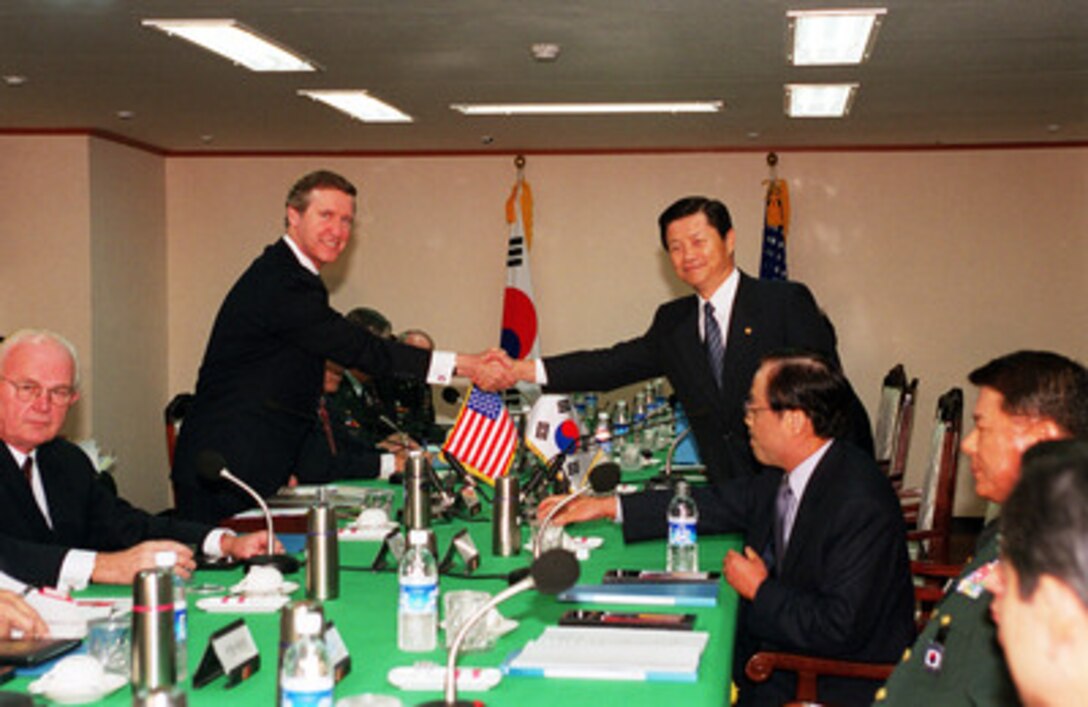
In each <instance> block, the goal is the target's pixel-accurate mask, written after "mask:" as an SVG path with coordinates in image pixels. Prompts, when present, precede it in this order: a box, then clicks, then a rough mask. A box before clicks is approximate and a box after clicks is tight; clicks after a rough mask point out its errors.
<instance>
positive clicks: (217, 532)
mask: <svg viewBox="0 0 1088 707" xmlns="http://www.w3.org/2000/svg"><path fill="white" fill-rule="evenodd" d="M228 534H229V535H234V534H235V533H234V531H233V530H230V529H228V528H213V529H212V530H210V531H209V532H208V534H207V535H205V536H204V542H202V543H201V544H200V549H201V550H202V551H203V552H204V554H205V555H207V556H208V557H223V536H224V535H228Z"/></svg>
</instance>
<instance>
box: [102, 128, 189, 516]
mask: <svg viewBox="0 0 1088 707" xmlns="http://www.w3.org/2000/svg"><path fill="white" fill-rule="evenodd" d="M90 155H91V160H90V166H91V170H90V174H91V220H90V223H91V302H92V307H93V310H92V329H91V330H92V334H93V344H92V346H93V348H92V351H93V361H94V367H93V369H91V370H90V371H89V375H88V378H92V379H93V380H94V381H96V383H97V385H96V386H95V394H94V396H93V397H92V399H91V401H90V402H91V405H92V407H91V412H92V415H93V419H94V434H95V437H96V438H97V439H98V440H99V441H100V444H102V445H103V446H105V447H107V448H109V449H110V450H112V451H115V452H116V454H117V459H118V461H117V466H116V468H115V470H114V471H115V475H116V478H117V482H118V484H119V485H120V486H121V487H122V488H123V489H124V492H125V494H126V496H127V497H129V498H131V499H139V501H140V503H141V504H142V505H144V506H146V507H147V508H150V509H160V508H166V507H169V506H170V505H171V499H170V495H169V493H168V486H167V484H166V483H165V482H166V479H167V475H168V467H169V464H168V462H167V455H166V449H165V447H164V442H163V423H162V409H163V404H164V403H163V396H164V393H165V391H166V361H167V358H168V356H167V347H166V282H165V280H166V221H165V213H166V209H165V201H166V194H165V177H164V163H163V159H162V158H161V157H158V156H156V155H150V154H147V153H146V152H141V151H138V150H133V149H131V148H128V147H123V146H120V145H117V144H115V143H112V142H108V141H104V140H98V139H92V140H91V142H90Z"/></svg>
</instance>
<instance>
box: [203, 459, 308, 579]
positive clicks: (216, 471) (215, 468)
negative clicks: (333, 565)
mask: <svg viewBox="0 0 1088 707" xmlns="http://www.w3.org/2000/svg"><path fill="white" fill-rule="evenodd" d="M196 466H197V475H198V476H199V477H200V478H201V479H203V480H204V481H208V482H211V483H217V482H219V481H221V480H223V481H229V482H230V483H232V484H234V485H235V486H237V487H238V488H240V489H242V490H243V491H245V492H246V493H247V494H249V495H250V496H252V497H253V500H255V501H256V502H257V505H258V506H260V507H261V510H262V511H263V512H264V523H265V528H266V529H267V530H268V554H267V555H265V556H263V557H250V558H248V559H247V560H246V561H245V562H246V564H247V565H250V566H252V565H272V566H273V567H275V568H276V569H278V570H279V571H280V573H282V574H291V573H292V572H298V570H299V562H298V560H296V559H295V558H294V557H291V556H290V555H277V554H275V553H273V551H272V547H273V545H274V544H275V542H276V536H275V534H273V532H272V513H271V512H270V511H269V510H268V504H267V503H265V502H264V499H263V498H261V494H259V493H257V492H256V491H254V490H253V487H251V486H250V485H249V484H247V483H246V482H244V481H242V480H241V479H239V478H238V477H237V476H235V475H234V474H232V473H230V471H228V470H227V460H226V459H224V458H223V455H222V454H220V453H219V452H215V451H212V450H210V449H205V450H204V451H202V452H200V453H199V454H198V455H197V459H196Z"/></svg>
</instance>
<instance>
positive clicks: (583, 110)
mask: <svg viewBox="0 0 1088 707" xmlns="http://www.w3.org/2000/svg"><path fill="white" fill-rule="evenodd" d="M724 107H725V104H724V103H723V102H722V101H684V102H679V103H654V102H650V103H645V102H644V103H454V104H452V105H451V106H450V108H452V109H453V110H455V111H459V112H461V113H463V114H465V115H617V114H623V113H718V112H721V110H722V109H723V108H724Z"/></svg>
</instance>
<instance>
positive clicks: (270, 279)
mask: <svg viewBox="0 0 1088 707" xmlns="http://www.w3.org/2000/svg"><path fill="white" fill-rule="evenodd" d="M328 299H329V297H328V291H327V290H326V289H325V285H324V283H322V281H321V278H319V277H317V276H316V275H314V274H313V273H311V272H309V271H308V270H306V268H304V267H302V265H301V264H299V262H298V260H297V258H295V255H294V253H292V252H291V249H290V247H289V246H288V245H287V244H286V243H285V242H284V241H283V240H282V239H281V240H280V241H277V242H276V243H274V244H273V245H271V246H269V247H268V248H266V249H265V251H264V253H262V254H261V256H260V257H258V258H257V259H256V260H254V261H253V264H252V265H250V267H249V268H248V269H247V270H246V272H245V273H243V274H242V277H241V278H240V279H239V280H238V282H237V283H235V285H234V287H233V288H232V289H231V291H230V292H229V293H228V294H227V297H226V299H225V300H224V302H223V306H222V307H221V308H220V310H219V314H218V316H217V317H216V321H215V326H214V327H213V329H212V334H211V337H210V339H209V340H208V348H207V350H206V351H205V353H204V361H203V363H202V364H201V367H200V376H199V379H198V381H197V386H196V397H195V399H194V400H193V404H192V407H191V408H190V410H189V411H188V413H187V414H186V416H185V420H184V422H183V423H182V426H181V434H180V436H179V438H178V445H177V449H176V452H175V461H174V469H173V474H172V480H173V484H174V493H175V497H176V500H177V507H178V512H179V513H180V514H181V515H182V517H185V518H193V519H198V520H206V521H210V522H218V521H219V520H220V519H222V518H224V517H226V516H229V515H231V514H233V513H236V512H237V511H240V510H242V509H245V508H248V507H250V506H251V505H252V501H251V500H250V499H249V498H248V497H247V496H245V495H243V494H242V493H241V492H240V491H236V490H234V489H233V488H232V487H228V486H225V485H223V484H217V485H212V484H208V483H206V482H204V481H202V480H201V479H199V477H198V469H197V456H198V455H199V453H200V452H201V451H203V450H214V451H217V452H219V453H220V454H222V455H223V456H224V457H225V458H226V460H227V465H228V467H229V469H230V470H231V472H232V473H233V474H235V475H236V476H238V477H239V478H241V479H243V480H244V481H246V482H247V483H249V484H250V485H251V486H253V487H254V488H255V489H256V490H257V492H258V493H260V494H261V495H263V496H270V495H272V494H274V493H275V492H276V490H277V489H278V488H279V487H280V486H282V485H283V484H284V483H285V482H286V481H287V479H288V477H289V476H290V475H291V473H292V471H293V470H294V467H295V463H296V459H297V457H298V454H299V452H300V449H301V447H302V444H303V441H304V439H305V437H306V434H307V432H308V431H309V430H310V429H312V426H313V424H314V423H315V422H316V414H315V411H316V410H317V403H318V397H319V396H320V394H321V384H322V378H323V371H324V365H325V360H326V359H332V360H334V361H336V362H338V363H340V364H342V365H344V366H346V367H348V368H360V369H363V370H365V371H367V372H368V373H372V374H379V375H398V376H405V377H414V378H424V377H425V376H426V374H427V368H428V366H429V365H430V352H428V351H424V350H422V349H417V348H414V347H411V346H405V345H403V344H398V343H396V342H391V341H387V340H385V339H380V338H378V337H376V336H374V335H373V334H371V333H370V332H368V331H366V330H365V329H364V328H362V327H358V326H355V325H354V324H351V323H350V322H348V321H347V320H346V319H344V318H343V317H342V316H341V315H340V314H339V313H338V312H336V311H335V310H333V309H332V308H331V307H329V304H328Z"/></svg>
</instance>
